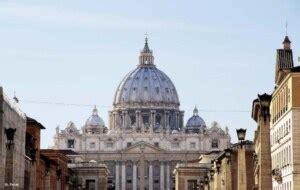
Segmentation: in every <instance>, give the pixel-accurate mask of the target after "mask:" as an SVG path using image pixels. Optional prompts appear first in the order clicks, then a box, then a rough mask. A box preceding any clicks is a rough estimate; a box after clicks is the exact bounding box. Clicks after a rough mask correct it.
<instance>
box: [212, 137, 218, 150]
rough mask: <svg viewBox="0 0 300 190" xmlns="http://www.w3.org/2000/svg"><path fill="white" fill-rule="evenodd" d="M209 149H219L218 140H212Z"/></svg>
mask: <svg viewBox="0 0 300 190" xmlns="http://www.w3.org/2000/svg"><path fill="white" fill-rule="evenodd" d="M211 147H212V148H218V147H219V141H218V139H213V140H212V141H211Z"/></svg>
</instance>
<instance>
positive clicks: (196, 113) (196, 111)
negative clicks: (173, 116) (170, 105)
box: [193, 106, 198, 115]
mask: <svg viewBox="0 0 300 190" xmlns="http://www.w3.org/2000/svg"><path fill="white" fill-rule="evenodd" d="M193 115H198V108H197V106H195V108H194V110H193Z"/></svg>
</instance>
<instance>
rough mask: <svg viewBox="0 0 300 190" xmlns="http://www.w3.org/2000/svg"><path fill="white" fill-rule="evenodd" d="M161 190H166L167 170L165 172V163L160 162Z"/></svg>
mask: <svg viewBox="0 0 300 190" xmlns="http://www.w3.org/2000/svg"><path fill="white" fill-rule="evenodd" d="M159 183H160V190H165V170H164V162H160V180H159Z"/></svg>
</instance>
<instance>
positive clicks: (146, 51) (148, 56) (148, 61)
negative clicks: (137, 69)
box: [140, 36, 154, 66]
mask: <svg viewBox="0 0 300 190" xmlns="http://www.w3.org/2000/svg"><path fill="white" fill-rule="evenodd" d="M140 65H141V66H145V65H154V57H153V55H152V50H151V49H150V48H149V44H148V37H147V36H146V37H145V45H144V48H143V50H142V51H141V54H140Z"/></svg>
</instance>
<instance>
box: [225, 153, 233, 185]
mask: <svg viewBox="0 0 300 190" xmlns="http://www.w3.org/2000/svg"><path fill="white" fill-rule="evenodd" d="M225 170H226V172H225V175H226V189H232V187H231V159H228V158H227V166H226V168H225Z"/></svg>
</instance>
